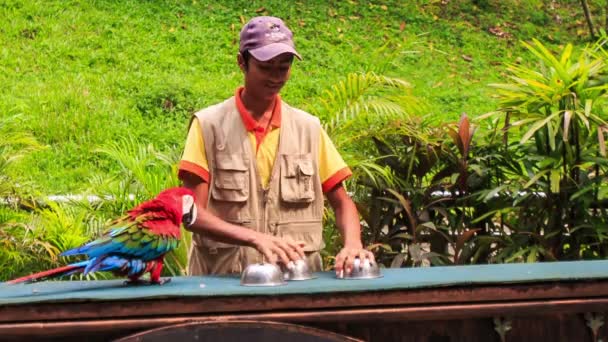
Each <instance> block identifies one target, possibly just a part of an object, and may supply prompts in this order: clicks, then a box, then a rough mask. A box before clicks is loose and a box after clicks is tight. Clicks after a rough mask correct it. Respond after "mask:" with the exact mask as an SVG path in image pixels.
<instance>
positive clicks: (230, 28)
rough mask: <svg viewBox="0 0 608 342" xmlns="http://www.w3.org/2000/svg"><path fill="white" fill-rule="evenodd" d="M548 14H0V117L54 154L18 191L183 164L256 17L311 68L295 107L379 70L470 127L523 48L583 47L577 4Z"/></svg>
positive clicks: (495, 8) (227, 5)
mask: <svg viewBox="0 0 608 342" xmlns="http://www.w3.org/2000/svg"><path fill="white" fill-rule="evenodd" d="M593 4H594V2H592V5H593ZM554 6H557V7H554V8H549V7H548V5H544V2H543V1H540V0H538V1H534V0H529V1H523V0H521V1H516V0H505V1H489V0H486V1H482V0H478V1H464V0H462V1H456V0H452V1H439V0H429V1H420V0H418V1H372V2H370V1H354V0H346V1H321V0H311V1H304V0H302V1H284V0H271V1H255V0H254V1H207V0H200V1H199V0H196V1H109V0H105V1H104V0H101V1H85V0H83V1H42V0H41V1H33V0H32V1H12V0H0V20H1V21H2V25H0V94H2V96H0V117H1V116H10V115H16V114H19V115H20V117H19V120H21V122H20V125H21V126H22V127H23V129H24V130H27V131H29V132H31V133H32V134H33V135H34V136H35V137H36V138H37V139H38V140H39V141H40V142H41V143H42V144H44V145H46V146H47V148H45V149H43V150H40V151H37V152H34V153H31V154H29V155H28V156H27V157H26V158H24V159H23V160H22V161H21V163H20V164H18V167H17V169H16V170H14V171H15V173H17V174H18V175H19V178H20V179H23V180H24V181H26V182H31V183H33V184H35V186H36V187H37V188H39V189H40V190H41V191H42V192H43V193H47V194H52V193H67V192H78V190H79V189H80V188H81V187H83V186H86V185H88V183H89V180H90V179H92V178H94V177H99V176H103V175H105V174H108V172H111V171H112V170H114V168H116V166H115V165H114V164H113V163H112V162H110V161H109V160H108V159H106V158H105V157H104V156H103V155H102V154H99V153H96V152H95V150H96V149H97V148H99V147H100V146H103V145H104V144H107V143H108V142H111V141H116V140H118V139H120V138H121V137H126V136H134V137H135V138H136V139H137V140H138V141H139V142H141V143H143V144H153V145H154V146H155V147H156V148H157V149H159V150H161V151H179V150H181V148H182V144H183V142H184V138H185V134H186V130H187V124H188V120H189V115H190V114H191V113H192V112H193V111H195V110H197V109H199V108H202V107H205V106H207V105H210V104H212V103H215V102H218V101H220V100H222V99H224V98H226V97H228V96H231V95H232V93H233V92H234V90H235V88H236V87H237V86H239V84H240V82H241V74H240V72H239V70H238V68H237V65H236V53H237V50H238V32H239V30H240V27H241V26H242V24H243V23H244V21H247V20H249V19H250V18H251V17H253V16H256V15H274V16H279V17H282V18H283V19H284V20H285V21H286V22H287V23H288V25H289V26H290V27H291V28H292V30H293V31H294V32H295V39H296V44H297V48H298V50H299V51H300V53H301V54H302V56H303V57H304V60H303V61H297V62H296V63H295V66H294V69H293V73H292V79H291V81H290V83H288V85H287V86H286V88H285V89H284V90H283V93H282V95H283V98H284V99H286V100H287V101H288V102H290V103H291V104H292V105H295V106H297V107H301V108H303V109H306V110H308V111H310V112H312V113H314V112H315V108H316V107H315V106H316V104H318V103H319V102H318V100H317V99H318V98H319V97H320V96H321V95H322V93H323V90H324V89H328V88H329V87H331V86H332V85H333V84H335V83H336V82H337V81H338V80H340V79H341V78H342V77H344V76H345V75H346V74H348V73H349V72H358V71H369V70H380V71H382V72H383V73H385V74H386V75H388V76H393V77H400V78H403V79H405V80H407V81H409V82H411V83H412V85H413V86H414V91H413V93H414V95H416V96H418V97H420V98H421V99H423V100H424V101H425V102H426V103H427V105H428V113H427V114H426V115H428V116H429V117H432V118H434V119H435V120H437V121H438V122H443V121H454V120H457V119H458V117H459V116H460V114H461V113H462V112H466V113H468V114H469V115H470V116H473V117H474V116H477V115H479V114H482V113H485V112H488V111H491V110H493V109H495V108H496V102H495V101H494V99H493V97H492V90H491V89H490V88H488V87H487V84H488V83H492V82H496V81H500V80H501V73H502V70H503V69H504V67H503V66H502V64H503V63H504V62H515V61H516V60H518V58H521V62H523V63H525V62H526V61H527V60H528V56H526V55H525V54H524V52H523V50H522V48H521V46H520V44H519V40H529V39H530V38H532V37H536V38H538V39H541V40H543V41H544V42H546V43H550V44H553V46H555V47H556V48H558V47H559V45H560V44H564V43H566V42H574V43H575V44H578V45H582V44H584V39H586V36H585V34H586V31H585V26H584V25H583V22H582V21H581V19H582V15H581V14H580V9H579V5H578V2H576V1H565V2H559V3H556V4H554ZM598 6H599V5H597V6H596V7H598ZM571 12H572V13H574V15H567V14H566V13H571ZM558 15H559V18H560V19H559V20H562V22H561V23H560V22H559V20H558V19H557V18H558ZM490 29H491V30H490ZM490 31H493V32H494V33H491V32H490ZM501 32H503V33H504V34H503V35H502V37H499V36H498V35H501V34H500V33H501Z"/></svg>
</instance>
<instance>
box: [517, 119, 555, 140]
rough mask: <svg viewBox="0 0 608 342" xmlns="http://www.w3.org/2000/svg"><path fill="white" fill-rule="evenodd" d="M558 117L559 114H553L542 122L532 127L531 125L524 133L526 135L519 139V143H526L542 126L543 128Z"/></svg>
mask: <svg viewBox="0 0 608 342" xmlns="http://www.w3.org/2000/svg"><path fill="white" fill-rule="evenodd" d="M558 115H559V112H555V113H553V114H551V115H549V116H548V117H546V118H545V119H543V120H540V121H538V122H536V123H535V124H534V125H532V127H531V128H530V129H529V130H528V131H527V132H526V134H524V136H523V137H522V138H521V140H520V143H521V144H523V143H525V142H526V141H528V140H529V139H530V137H532V135H534V133H535V132H536V131H538V130H539V129H541V128H542V127H543V126H545V125H546V124H547V123H548V122H549V121H551V120H553V119H554V118H555V117H557V116H558Z"/></svg>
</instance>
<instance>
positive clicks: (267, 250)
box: [261, 247, 276, 264]
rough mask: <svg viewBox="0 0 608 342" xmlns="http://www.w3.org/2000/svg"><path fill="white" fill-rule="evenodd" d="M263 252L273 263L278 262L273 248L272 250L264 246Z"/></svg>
mask: <svg viewBox="0 0 608 342" xmlns="http://www.w3.org/2000/svg"><path fill="white" fill-rule="evenodd" d="M261 252H262V254H263V255H264V258H265V259H266V260H267V261H268V262H269V263H271V264H275V263H276V257H275V256H274V253H272V250H270V249H269V248H267V247H262V250H261Z"/></svg>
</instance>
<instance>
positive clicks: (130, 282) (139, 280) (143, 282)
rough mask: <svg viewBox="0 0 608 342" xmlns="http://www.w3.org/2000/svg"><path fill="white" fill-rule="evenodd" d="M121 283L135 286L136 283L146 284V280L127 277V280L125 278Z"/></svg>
mask: <svg viewBox="0 0 608 342" xmlns="http://www.w3.org/2000/svg"><path fill="white" fill-rule="evenodd" d="M123 284H125V285H127V286H137V285H144V284H148V282H147V281H144V280H141V279H129V280H125V281H124V283H123Z"/></svg>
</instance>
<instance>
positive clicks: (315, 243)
mask: <svg viewBox="0 0 608 342" xmlns="http://www.w3.org/2000/svg"><path fill="white" fill-rule="evenodd" d="M278 235H279V236H280V237H282V238H284V239H287V240H290V241H292V242H296V243H302V244H304V247H302V249H303V250H304V251H305V252H314V251H319V250H321V249H323V248H324V247H325V243H324V242H323V223H322V221H321V220H311V221H303V222H302V221H301V222H298V221H292V222H282V223H279V225H278Z"/></svg>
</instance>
